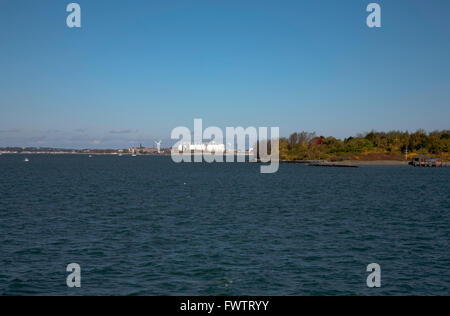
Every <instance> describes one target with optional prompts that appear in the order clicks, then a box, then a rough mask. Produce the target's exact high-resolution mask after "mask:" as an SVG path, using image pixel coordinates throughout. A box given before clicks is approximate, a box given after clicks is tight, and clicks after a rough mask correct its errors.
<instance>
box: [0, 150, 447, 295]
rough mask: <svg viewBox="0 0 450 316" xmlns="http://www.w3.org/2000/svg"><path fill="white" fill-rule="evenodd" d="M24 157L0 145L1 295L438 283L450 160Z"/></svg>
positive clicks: (415, 287) (398, 289)
mask: <svg viewBox="0 0 450 316" xmlns="http://www.w3.org/2000/svg"><path fill="white" fill-rule="evenodd" d="M27 157H28V158H29V160H30V161H29V162H28V163H25V162H24V158H25V156H23V155H2V156H0V295H449V294H450V249H449V245H450V186H449V183H450V168H442V169H434V168H433V169H420V168H412V167H406V166H405V167H387V166H383V167H375V166H372V167H360V168H357V169H353V168H336V169H334V168H315V167H308V166H304V165H291V164H286V165H281V166H280V170H279V172H278V173H276V174H260V173H259V165H258V164H249V163H246V164H243V163H233V164H229V163H228V164H226V163H220V164H219V163H215V164H207V163H202V164H198V163H195V164H194V163H192V164H175V163H173V162H172V161H171V159H170V157H155V156H138V157H130V156H123V157H117V156H94V157H92V158H89V157H88V156H83V155H28V156H27ZM69 263H78V264H79V265H80V266H81V279H82V280H81V282H82V287H81V288H79V289H74V288H68V287H67V285H66V277H67V275H68V273H67V272H66V266H67V265H68V264H69ZM370 263H378V264H380V266H381V270H382V286H381V288H378V289H371V288H368V287H367V285H366V278H367V276H368V273H367V272H366V267H367V265H368V264H370Z"/></svg>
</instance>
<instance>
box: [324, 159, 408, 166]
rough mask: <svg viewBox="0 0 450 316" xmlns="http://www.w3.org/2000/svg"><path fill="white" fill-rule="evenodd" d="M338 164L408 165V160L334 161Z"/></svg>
mask: <svg viewBox="0 0 450 316" xmlns="http://www.w3.org/2000/svg"><path fill="white" fill-rule="evenodd" d="M333 164H336V165H347V166H348V165H351V166H407V165H408V161H399V160H373V161H364V160H346V161H339V162H333Z"/></svg>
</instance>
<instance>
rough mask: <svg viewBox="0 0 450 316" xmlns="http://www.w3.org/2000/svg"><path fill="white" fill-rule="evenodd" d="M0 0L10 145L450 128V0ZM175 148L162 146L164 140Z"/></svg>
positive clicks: (2, 105) (1, 85)
mask: <svg viewBox="0 0 450 316" xmlns="http://www.w3.org/2000/svg"><path fill="white" fill-rule="evenodd" d="M69 2H72V1H69V0H28V1H26V0H0V146H8V145H19V146H59V147H67V148H80V147H100V148H105V147H127V146H130V145H132V144H138V143H139V142H143V143H144V144H145V145H153V140H154V139H160V138H162V139H167V138H169V137H170V131H171V130H172V129H173V128H174V127H176V126H187V127H190V128H192V126H193V119H194V118H203V120H204V124H205V125H206V126H213V125H214V126H220V127H225V126H244V127H245V126H279V127H280V128H281V130H280V131H281V134H282V135H283V136H287V135H288V134H289V133H291V132H294V131H302V130H306V131H316V132H317V133H318V134H321V135H333V136H337V137H341V138H343V137H347V136H351V135H355V134H356V133H359V132H364V131H370V130H372V129H376V130H391V129H401V130H410V131H411V130H416V129H418V128H424V129H426V130H434V129H449V128H450V123H449V122H450V19H449V16H450V1H448V0H431V1H412V0H394V1H393V0H389V1H386V0H384V1H377V2H378V3H379V4H380V5H381V7H382V28H381V29H369V28H368V27H367V26H366V24H365V20H366V17H367V15H368V13H366V6H367V4H368V3H370V2H371V1H364V0H343V1H336V0H314V1H312V0H308V1H302V0H294V1H283V0H280V1H275V0H272V1H264V0H255V1H254V0H236V1H235V0H205V1H196V0H190V1H187V0H179V1H173V0H164V1H163V0H159V1H151V0H130V1H123V0H120V1H119V0H79V1H74V2H78V3H79V4H80V5H81V8H82V28H81V29H69V28H68V27H67V26H66V17H67V15H68V13H66V10H65V9H66V6H67V4H68V3H69ZM163 145H164V144H163Z"/></svg>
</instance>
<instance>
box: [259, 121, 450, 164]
mask: <svg viewBox="0 0 450 316" xmlns="http://www.w3.org/2000/svg"><path fill="white" fill-rule="evenodd" d="M258 145H259V144H257V146H258ZM268 145H269V144H268ZM279 146H280V148H279V152H280V159H282V160H317V159H327V160H334V161H338V160H347V159H366V160H378V159H392V160H404V159H406V158H407V157H408V158H411V157H413V156H414V155H418V154H425V155H429V156H432V157H440V158H442V159H444V160H448V158H449V150H450V130H443V131H433V132H429V133H427V132H426V131H425V130H422V129H419V130H417V131H415V132H414V133H410V132H402V131H390V132H377V131H371V132H368V133H364V134H358V135H357V136H355V137H348V138H345V139H344V140H342V139H338V138H335V137H332V136H328V137H325V136H317V135H316V133H314V132H313V133H310V132H300V133H292V134H291V135H290V136H289V137H288V138H280V145H279ZM269 148H270V146H269ZM406 154H408V156H407V155H406Z"/></svg>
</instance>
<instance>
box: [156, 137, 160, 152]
mask: <svg viewBox="0 0 450 316" xmlns="http://www.w3.org/2000/svg"><path fill="white" fill-rule="evenodd" d="M155 144H156V147H157V148H158V154H160V153H161V140H160V141H159V142H157V141H156V140H155Z"/></svg>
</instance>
